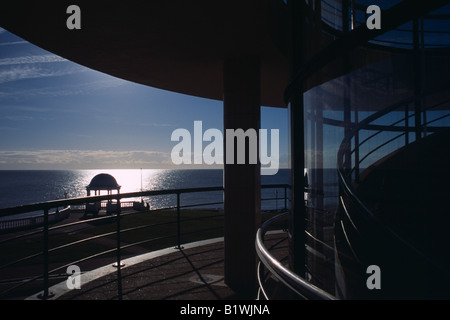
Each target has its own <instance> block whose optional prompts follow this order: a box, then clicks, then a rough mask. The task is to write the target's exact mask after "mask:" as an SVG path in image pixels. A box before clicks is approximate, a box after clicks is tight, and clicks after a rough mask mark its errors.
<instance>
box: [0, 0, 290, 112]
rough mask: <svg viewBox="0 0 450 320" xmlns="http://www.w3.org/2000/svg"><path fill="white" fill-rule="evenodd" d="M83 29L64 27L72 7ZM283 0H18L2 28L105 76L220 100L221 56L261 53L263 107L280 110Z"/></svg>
mask: <svg viewBox="0 0 450 320" xmlns="http://www.w3.org/2000/svg"><path fill="white" fill-rule="evenodd" d="M72 4H76V5H78V6H79V7H80V9H81V29H80V30H76V29H75V30H69V29H68V28H67V26H66V21H67V19H68V18H69V16H70V14H68V13H66V10H67V8H68V7H69V5H72ZM286 21H287V17H286V8H285V5H284V3H283V1H271V0H247V1H244V0H214V1H211V0H197V1H181V0H172V1H135V0H134V1H120V2H119V1H115V2H111V1H108V2H107V1H98V0H96V1H77V2H76V3H73V2H69V1H18V0H3V1H2V2H1V3H0V27H2V28H5V29H6V30H8V31H10V32H12V33H14V34H16V35H17V36H19V37H21V38H23V39H25V40H27V41H29V42H31V43H33V44H35V45H37V46H39V47H41V48H43V49H45V50H48V51H50V52H52V53H55V54H57V55H59V56H61V57H63V58H66V59H68V60H71V61H74V62H76V63H78V64H80V65H83V66H86V67H88V68H91V69H94V70H98V71H101V72H103V73H106V74H109V75H112V76H115V77H118V78H122V79H125V80H129V81H132V82H136V83H139V84H143V85H148V86H151V87H155V88H160V89H164V90H169V91H174V92H178V93H183V94H188V95H194V96H199V97H204V98H209V99H217V100H222V99H223V61H224V60H225V59H228V58H233V57H235V56H258V57H259V59H260V61H261V105H264V106H274V107H284V106H285V103H284V101H283V92H284V89H285V88H286V85H287V83H288V80H289V66H288V58H287V57H286V55H285V54H284V52H285V51H286V48H285V45H284V40H283V39H284V37H286V24H287V22H286Z"/></svg>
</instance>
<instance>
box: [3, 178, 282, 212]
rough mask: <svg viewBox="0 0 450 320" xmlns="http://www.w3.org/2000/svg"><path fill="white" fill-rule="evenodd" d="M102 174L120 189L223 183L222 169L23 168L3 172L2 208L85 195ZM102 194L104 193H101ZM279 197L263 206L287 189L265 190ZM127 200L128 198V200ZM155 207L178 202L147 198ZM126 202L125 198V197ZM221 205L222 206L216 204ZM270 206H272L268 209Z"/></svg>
mask: <svg viewBox="0 0 450 320" xmlns="http://www.w3.org/2000/svg"><path fill="white" fill-rule="evenodd" d="M99 173H109V174H111V175H112V176H114V177H115V178H116V180H117V182H118V184H119V185H121V186H122V188H121V190H120V192H121V193H126V192H134V191H141V188H142V190H164V189H179V188H196V187H216V186H222V184H223V171H222V170H163V169H155V170H150V169H149V170H146V169H144V170H140V169H136V170H23V171H15V170H8V171H6V170H5V171H0V208H6V207H13V206H18V205H24V204H31V203H38V202H44V201H51V200H56V199H64V197H65V193H67V197H68V198H75V197H84V196H86V195H87V194H86V186H87V185H88V184H89V182H90V181H91V179H92V178H93V177H94V176H95V175H97V174H99ZM261 182H262V184H280V183H287V184H288V183H289V170H287V169H281V170H279V172H278V173H277V174H276V175H274V176H262V177H261ZM102 194H103V193H102ZM264 196H265V197H279V198H280V200H279V201H271V202H265V203H264V206H265V207H266V208H268V207H278V208H279V207H281V206H282V205H283V206H284V201H282V200H281V198H282V197H283V196H284V190H283V189H278V190H274V189H271V190H263V194H262V197H264ZM127 200H128V199H127ZM145 200H146V201H147V202H149V203H150V205H151V207H152V208H161V207H164V206H168V205H169V206H170V205H174V204H176V197H175V196H158V197H151V198H148V199H145ZM222 200H223V195H222V192H207V193H193V194H183V195H182V196H181V201H182V205H189V204H193V203H206V202H220V201H222ZM124 201H126V200H124ZM215 207H220V205H215ZM268 209H270V208H268Z"/></svg>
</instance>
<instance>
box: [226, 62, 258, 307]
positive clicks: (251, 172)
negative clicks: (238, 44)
mask: <svg viewBox="0 0 450 320" xmlns="http://www.w3.org/2000/svg"><path fill="white" fill-rule="evenodd" d="M223 112H224V113H223V119H224V130H225V134H224V139H225V141H224V150H225V157H224V160H226V159H227V158H226V152H227V150H226V146H227V143H226V142H227V141H226V139H227V138H226V130H227V129H233V130H236V129H243V130H244V131H246V130H248V129H254V130H256V132H257V133H259V129H260V123H261V120H260V118H261V109H260V67H259V59H258V58H257V57H245V58H233V59H229V60H226V61H225V62H224V97H223ZM257 145H258V149H259V143H258V144H257ZM234 146H235V149H234V150H235V152H234V156H235V160H234V164H230V163H227V161H224V162H225V163H224V210H225V231H224V239H225V240H224V242H225V243H224V246H225V283H226V284H227V285H228V286H229V287H230V288H231V289H233V290H234V291H236V292H237V293H238V294H240V295H242V297H247V298H253V297H254V296H255V293H256V289H257V276H256V275H257V270H256V269H257V255H256V250H255V238H256V231H257V229H258V228H259V227H260V224H261V171H260V170H261V166H260V162H259V150H258V151H257V152H258V153H257V163H256V164H249V151H250V152H254V151H252V150H249V144H248V141H247V143H246V148H245V151H246V157H245V159H246V161H245V164H236V162H237V161H236V160H237V149H236V146H237V143H236V141H235V143H234Z"/></svg>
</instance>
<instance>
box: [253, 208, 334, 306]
mask: <svg viewBox="0 0 450 320" xmlns="http://www.w3.org/2000/svg"><path fill="white" fill-rule="evenodd" d="M288 216H289V212H285V213H282V214H280V215H277V216H275V217H273V218H271V219H269V220H267V221H266V222H265V223H264V224H263V225H262V226H261V228H259V229H258V231H257V234H256V243H255V246H256V253H257V254H258V256H259V259H260V260H261V262H262V263H263V264H264V266H265V267H266V268H267V269H269V270H270V272H271V273H272V274H273V275H274V276H275V277H276V278H277V279H278V280H280V281H281V282H282V283H284V284H285V285H286V286H287V287H289V288H290V289H291V290H292V291H293V292H295V293H296V294H297V295H299V296H301V297H303V298H305V299H311V300H336V297H335V296H333V295H331V294H329V293H328V292H326V291H324V290H322V289H320V288H319V287H317V286H315V285H313V284H311V283H309V282H308V281H306V280H305V279H303V278H301V277H300V276H298V275H297V274H295V273H294V272H292V271H291V270H289V269H288V268H286V267H285V266H284V265H282V264H281V262H280V261H278V260H277V259H276V258H275V257H274V256H273V255H272V254H271V253H270V251H269V250H268V249H267V248H266V247H265V245H264V236H265V234H266V232H267V231H268V229H269V227H270V226H271V225H272V224H273V223H275V222H280V221H285V220H286V219H287V217H288ZM259 281H261V279H259ZM260 287H263V285H262V283H261V282H260ZM262 291H263V293H264V295H265V297H266V298H267V294H266V293H265V291H264V289H263V290H262Z"/></svg>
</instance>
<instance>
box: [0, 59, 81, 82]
mask: <svg viewBox="0 0 450 320" xmlns="http://www.w3.org/2000/svg"><path fill="white" fill-rule="evenodd" d="M80 71H81V70H80V68H79V67H74V66H72V67H69V68H62V69H54V68H42V67H40V66H38V65H28V64H25V65H20V64H19V65H13V66H11V67H9V68H7V69H5V70H0V84H3V83H8V82H13V81H18V80H24V79H37V78H47V77H56V76H64V75H71V74H74V73H78V72H80Z"/></svg>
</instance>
